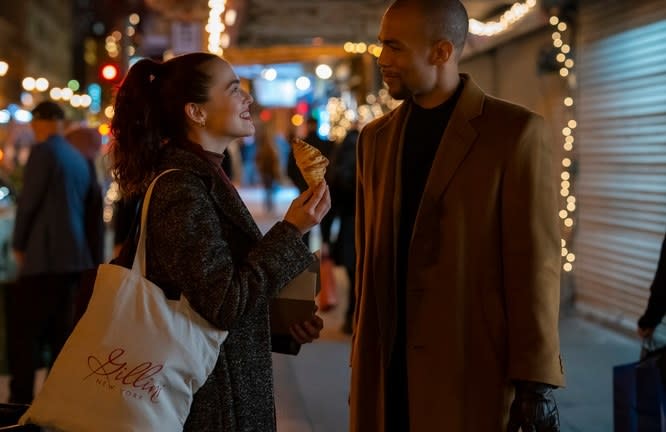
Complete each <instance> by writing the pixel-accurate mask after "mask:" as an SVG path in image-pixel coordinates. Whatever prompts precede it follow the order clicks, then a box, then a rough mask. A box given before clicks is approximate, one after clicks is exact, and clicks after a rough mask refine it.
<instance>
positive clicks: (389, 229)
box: [373, 103, 411, 364]
mask: <svg viewBox="0 0 666 432" xmlns="http://www.w3.org/2000/svg"><path fill="white" fill-rule="evenodd" d="M410 111H411V106H410V104H409V103H403V104H402V105H400V107H398V108H396V111H395V113H394V114H393V116H392V118H391V119H390V120H389V121H388V122H387V123H386V125H384V127H382V128H381V129H379V130H378V131H377V134H376V143H375V146H374V147H375V148H377V149H381V152H379V151H377V152H376V157H377V158H378V160H377V162H376V163H377V168H376V169H375V170H374V174H375V175H377V176H380V177H381V178H376V179H373V180H374V181H373V183H374V184H377V185H381V188H377V189H381V195H380V196H381V197H382V199H380V200H379V202H381V213H380V214H381V215H382V216H381V217H382V220H380V221H376V223H377V224H378V225H379V226H380V227H381V229H380V230H379V232H378V236H379V237H380V238H382V239H383V241H382V245H383V246H385V247H382V248H381V250H377V251H376V253H378V254H381V255H383V259H382V258H379V257H377V259H376V261H375V262H377V263H379V265H378V266H376V267H375V269H374V280H375V281H376V282H377V283H376V286H377V287H378V289H377V290H376V292H375V299H376V301H377V317H378V321H379V329H380V331H381V332H382V335H381V337H382V348H383V349H382V354H383V356H384V361H385V363H384V364H388V361H389V359H390V355H391V352H392V350H393V342H394V340H395V333H396V309H397V304H396V301H397V300H396V295H395V292H396V289H397V288H396V280H397V269H396V267H397V266H396V259H397V256H398V254H397V252H398V250H397V247H398V241H397V239H398V235H399V229H400V206H401V194H402V184H401V182H400V178H401V175H402V174H401V171H402V164H401V163H400V162H399V161H400V160H401V156H402V151H403V150H402V149H403V141H404V139H403V138H404V134H405V125H406V123H407V118H408V116H409V112H410ZM380 157H381V160H379V158H380ZM389 254H390V255H389ZM387 255H388V256H387ZM389 268H390V269H391V270H389Z"/></svg>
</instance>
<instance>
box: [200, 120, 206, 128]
mask: <svg viewBox="0 0 666 432" xmlns="http://www.w3.org/2000/svg"><path fill="white" fill-rule="evenodd" d="M199 126H201V127H202V128H205V127H206V120H201V123H199Z"/></svg>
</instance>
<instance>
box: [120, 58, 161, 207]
mask: <svg viewBox="0 0 666 432" xmlns="http://www.w3.org/2000/svg"><path fill="white" fill-rule="evenodd" d="M163 68H164V66H163V65H162V64H160V63H156V62H154V61H152V60H150V59H143V60H139V61H138V62H137V63H136V64H134V66H132V67H131V68H130V70H129V72H128V73H127V76H126V77H125V79H124V80H123V82H122V84H121V85H120V87H119V88H118V92H117V93H116V99H115V104H114V115H113V120H112V121H111V132H112V135H113V143H112V147H111V149H112V150H111V155H112V158H113V171H114V174H115V176H116V178H117V179H118V180H119V184H120V186H121V190H122V192H123V194H126V195H135V194H139V193H142V192H143V189H144V187H145V183H146V182H147V181H148V180H149V179H150V177H152V174H153V172H154V171H155V169H156V166H155V165H156V163H157V158H156V157H155V155H156V153H157V152H158V151H159V149H160V147H161V145H162V140H163V137H162V131H161V130H160V129H161V124H162V121H161V115H160V110H161V108H160V107H161V105H162V103H161V101H160V90H159V86H160V74H161V72H162V69H163Z"/></svg>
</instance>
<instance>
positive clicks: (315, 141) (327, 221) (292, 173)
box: [287, 117, 335, 245]
mask: <svg viewBox="0 0 666 432" xmlns="http://www.w3.org/2000/svg"><path fill="white" fill-rule="evenodd" d="M306 127H307V134H306V135H305V137H304V138H303V140H304V141H305V142H307V143H308V144H310V145H311V146H313V147H315V148H316V149H317V150H319V151H320V152H321V154H323V155H324V156H325V157H326V158H328V159H329V160H330V158H331V155H332V154H333V150H334V144H333V142H332V141H329V140H324V139H321V138H320V137H319V133H318V123H317V119H316V118H314V117H308V119H307V120H306ZM287 176H288V177H289V178H290V179H291V181H292V183H294V186H296V187H297V188H298V190H299V192H301V193H303V192H304V191H305V190H307V188H308V184H307V183H306V182H305V179H304V178H303V175H302V174H301V171H300V170H299V169H298V166H297V165H296V158H295V157H294V151H293V149H291V150H290V151H289V156H288V158H287ZM334 217H335V210H334V209H331V211H330V212H328V214H326V216H325V217H324V219H323V220H322V221H321V224H320V227H319V228H320V229H321V240H322V243H324V245H328V243H329V242H330V238H331V224H332V223H333V219H334ZM304 240H305V243H308V242H309V236H308V235H306V236H305V237H304Z"/></svg>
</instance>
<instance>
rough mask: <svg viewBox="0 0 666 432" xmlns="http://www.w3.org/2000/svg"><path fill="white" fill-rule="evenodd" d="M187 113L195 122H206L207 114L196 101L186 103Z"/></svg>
mask: <svg viewBox="0 0 666 432" xmlns="http://www.w3.org/2000/svg"><path fill="white" fill-rule="evenodd" d="M185 115H186V116H187V118H189V119H190V120H191V121H192V122H193V123H196V124H202V123H205V122H206V116H205V115H204V113H203V110H202V109H201V107H200V106H199V105H198V104H195V103H194V102H189V103H187V104H185Z"/></svg>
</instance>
